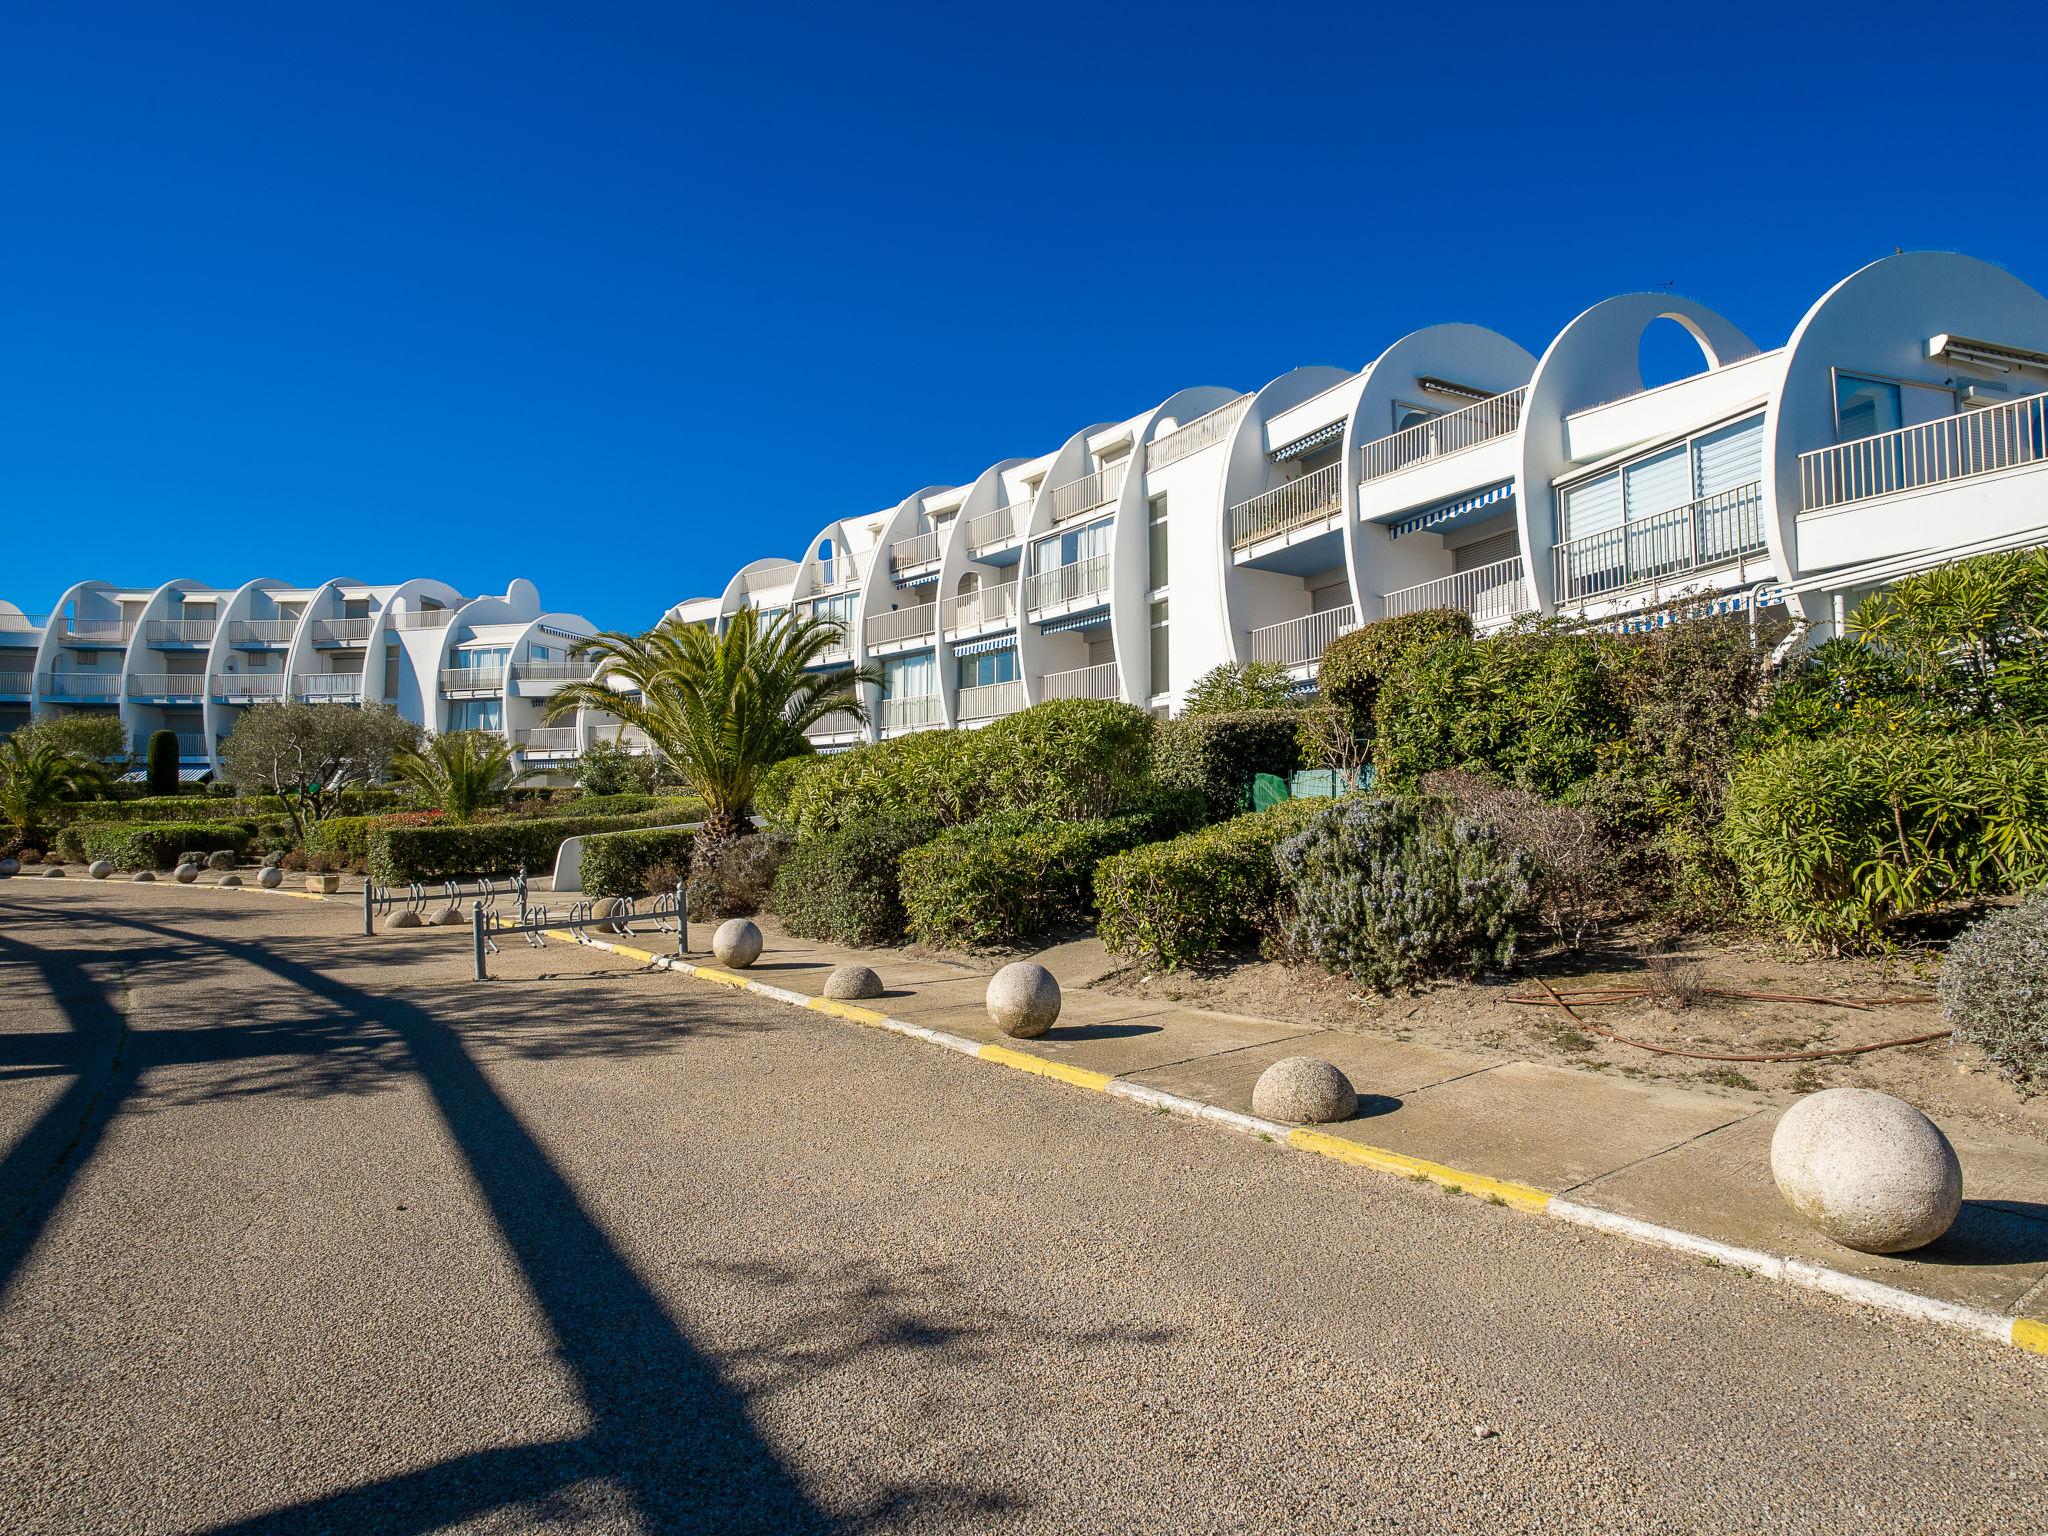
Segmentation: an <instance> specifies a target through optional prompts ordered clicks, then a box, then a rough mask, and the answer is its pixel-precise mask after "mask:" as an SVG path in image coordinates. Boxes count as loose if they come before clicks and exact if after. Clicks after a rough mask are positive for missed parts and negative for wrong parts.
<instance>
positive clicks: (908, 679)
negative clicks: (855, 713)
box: [882, 651, 938, 699]
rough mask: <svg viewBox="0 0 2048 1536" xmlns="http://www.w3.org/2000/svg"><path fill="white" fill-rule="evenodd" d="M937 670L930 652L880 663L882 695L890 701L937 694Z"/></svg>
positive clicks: (897, 657) (894, 658)
mask: <svg viewBox="0 0 2048 1536" xmlns="http://www.w3.org/2000/svg"><path fill="white" fill-rule="evenodd" d="M937 682H938V669H937V666H936V664H935V663H934V662H933V660H932V654H931V652H930V651H925V652H923V653H921V654H919V655H916V656H895V657H891V658H890V659H889V660H887V661H885V662H883V663H882V695H883V697H884V698H890V699H922V698H928V697H930V696H931V695H932V694H934V693H936V692H938V688H937Z"/></svg>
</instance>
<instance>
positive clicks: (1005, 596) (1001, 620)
mask: <svg viewBox="0 0 2048 1536" xmlns="http://www.w3.org/2000/svg"><path fill="white" fill-rule="evenodd" d="M1016 622H1017V586H1016V583H1015V582H1007V583H1004V584H1003V585H1001V586H994V587H982V588H980V589H979V590H977V591H973V592H969V593H967V594H965V595H964V596H961V597H956V598H954V599H953V622H952V633H953V634H955V635H971V634H973V633H974V632H975V631H977V630H983V629H1001V628H1005V627H1008V626H1010V625H1014V624H1015V623H1016Z"/></svg>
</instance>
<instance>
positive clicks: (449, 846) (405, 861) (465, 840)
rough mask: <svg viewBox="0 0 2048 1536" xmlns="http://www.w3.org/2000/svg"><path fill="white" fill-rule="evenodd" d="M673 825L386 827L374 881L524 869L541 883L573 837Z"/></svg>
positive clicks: (374, 849) (648, 818)
mask: <svg viewBox="0 0 2048 1536" xmlns="http://www.w3.org/2000/svg"><path fill="white" fill-rule="evenodd" d="M669 824H670V818H669V816H668V815H667V814H666V813H664V812H661V811H649V812H647V813H646V814H645V815H641V816H555V817H550V818H547V819H544V820H543V819H540V818H529V817H507V818H506V819H504V820H502V821H472V822H467V823H460V824H453V823H444V824H442V825H440V826H431V827H386V828H383V829H382V830H379V831H374V832H372V833H371V834H370V837H369V862H370V878H371V879H373V880H375V881H376V882H377V883H378V884H380V885H404V884H406V883H407V882H409V881H413V880H459V879H463V878H466V877H468V876H471V875H493V876H496V875H510V874H514V873H516V872H517V871H518V870H519V869H521V868H522V867H523V868H524V869H525V870H526V872H527V874H528V875H529V876H533V877H538V876H541V875H544V874H546V873H547V872H548V871H550V870H551V869H553V868H554V863H555V854H556V852H557V851H558V850H560V848H561V846H562V844H563V843H564V842H565V841H567V840H568V839H569V838H572V837H590V836H592V835H594V834H596V833H599V832H639V831H643V830H645V829H646V828H649V827H660V826H666V825H669Z"/></svg>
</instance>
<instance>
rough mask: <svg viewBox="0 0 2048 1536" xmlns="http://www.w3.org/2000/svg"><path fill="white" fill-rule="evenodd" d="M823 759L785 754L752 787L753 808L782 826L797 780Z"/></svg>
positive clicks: (786, 821) (803, 754) (788, 815)
mask: <svg viewBox="0 0 2048 1536" xmlns="http://www.w3.org/2000/svg"><path fill="white" fill-rule="evenodd" d="M927 734H928V733H927ZM825 761H826V759H825V758H823V757H820V756H819V755H818V754H816V753H815V752H801V753H798V754H797V755H796V756H795V757H785V758H784V759H783V760H782V761H781V762H779V763H777V764H776V765H775V766H774V767H773V768H770V769H769V770H768V771H767V773H765V774H763V775H762V776H761V782H760V783H759V784H757V785H755V786H754V810H755V811H756V812H757V813H758V814H760V815H762V816H765V817H766V818H767V819H768V820H770V821H772V822H776V823H779V824H785V825H786V824H787V823H788V821H789V819H790V802H791V800H792V799H793V797H794V796H795V794H796V787H797V783H798V781H800V780H801V779H802V778H803V777H804V776H805V775H806V774H808V773H809V772H810V771H811V770H812V769H813V768H816V767H817V766H818V765H819V764H820V763H822V762H825Z"/></svg>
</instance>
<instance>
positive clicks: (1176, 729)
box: [1152, 709, 1302, 821]
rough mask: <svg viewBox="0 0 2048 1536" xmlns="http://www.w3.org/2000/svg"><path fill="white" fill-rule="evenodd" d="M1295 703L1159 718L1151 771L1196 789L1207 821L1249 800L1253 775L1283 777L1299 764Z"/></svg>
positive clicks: (1168, 783)
mask: <svg viewBox="0 0 2048 1536" xmlns="http://www.w3.org/2000/svg"><path fill="white" fill-rule="evenodd" d="M1301 717H1302V712H1301V711H1300V710H1298V709H1261V710H1248V711H1245V712H1243V713H1239V714H1228V715H1223V714H1218V715H1203V716H1197V717H1194V718H1186V717H1184V718H1182V719H1179V720H1168V721H1166V722H1164V723H1162V724H1161V725H1160V726H1159V728H1158V732H1157V734H1156V735H1155V736H1154V738H1153V743H1152V774H1153V777H1154V778H1155V779H1156V780H1157V781H1158V782H1159V783H1160V785H1161V786H1163V787H1165V788H1169V789H1189V790H1194V791H1196V792H1198V793H1199V794H1200V795H1201V796H1202V798H1203V801H1204V802H1205V803H1206V805H1207V807H1208V819H1209V820H1210V821H1223V820H1226V819H1228V818H1229V817H1232V816H1235V815H1236V814H1237V813H1238V812H1239V811H1242V810H1247V809H1249V808H1250V805H1251V783H1252V779H1253V777H1254V776H1255V775H1257V774H1261V773H1277V774H1279V775H1280V776H1281V777H1283V778H1285V777H1286V776H1288V775H1289V774H1292V773H1293V772H1294V771H1295V770H1296V769H1297V768H1299V767H1301V766H1302V762H1301V742H1300V739H1299V727H1300V724H1301Z"/></svg>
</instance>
